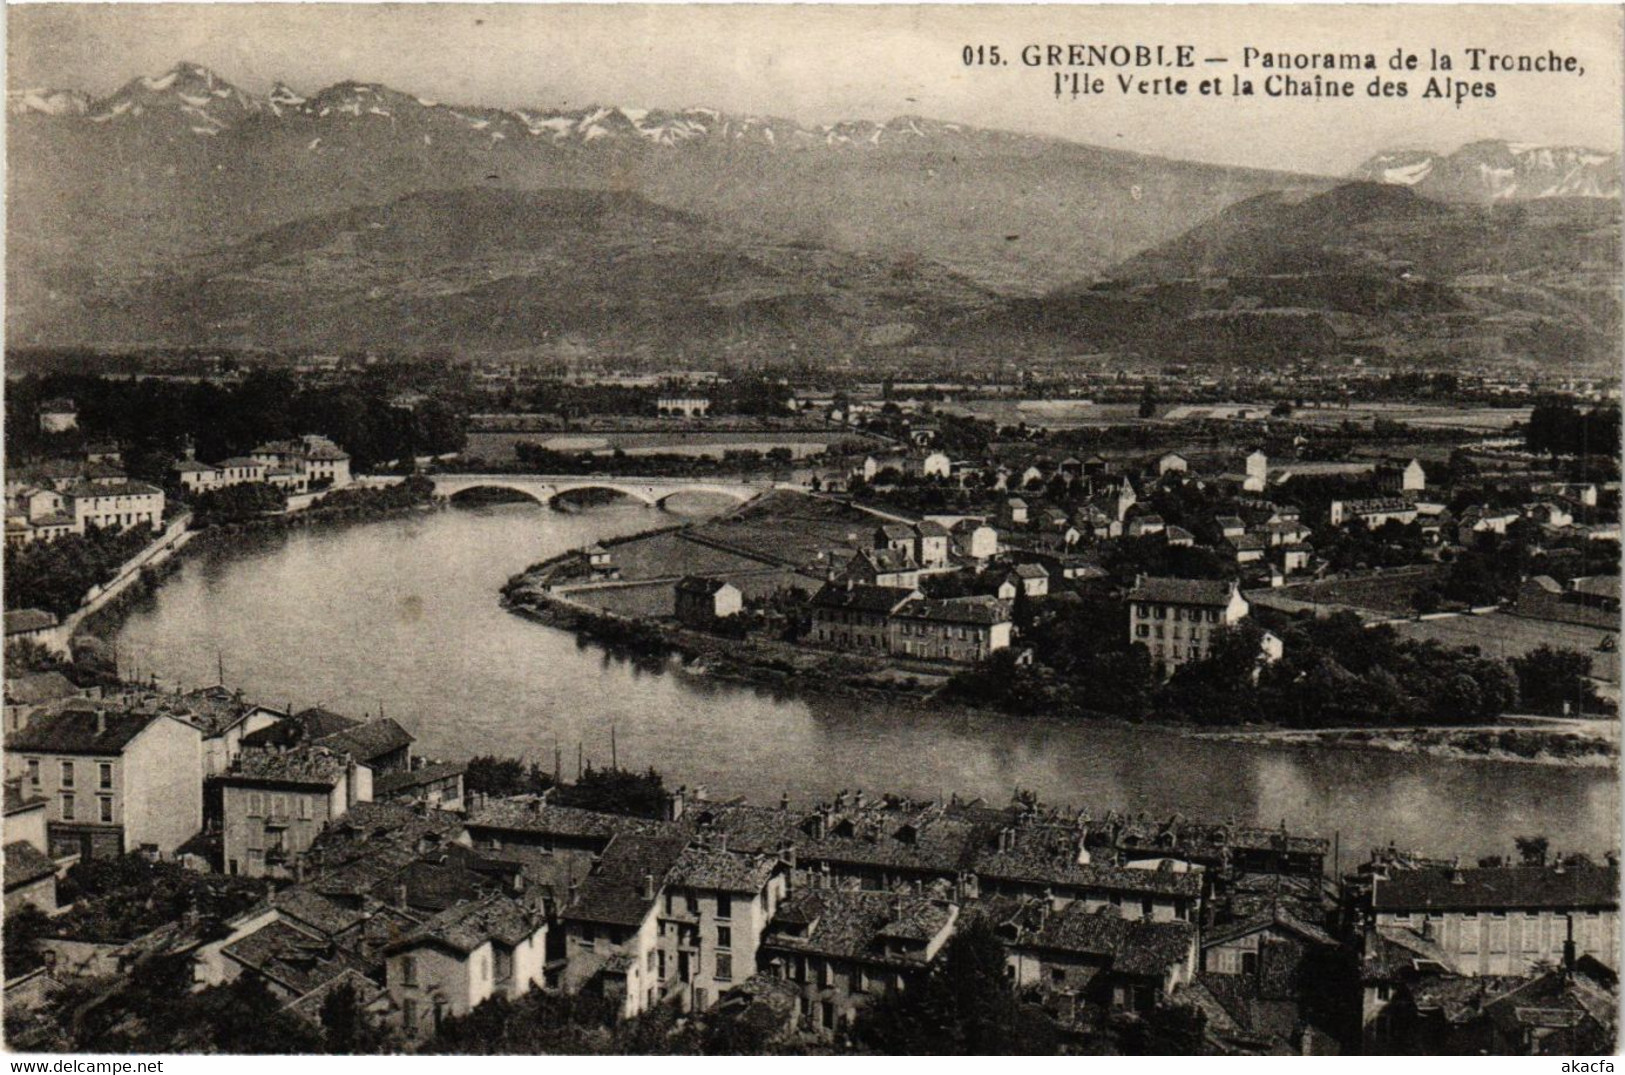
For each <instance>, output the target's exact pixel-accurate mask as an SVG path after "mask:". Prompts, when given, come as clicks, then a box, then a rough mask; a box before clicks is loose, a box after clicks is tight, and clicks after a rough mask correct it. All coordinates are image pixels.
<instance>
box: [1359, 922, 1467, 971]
mask: <svg viewBox="0 0 1625 1075" xmlns="http://www.w3.org/2000/svg"><path fill="white" fill-rule="evenodd" d="M1418 961H1423V962H1427V963H1433V964H1437V969H1436V971H1435V973H1438V974H1455V973H1456V972H1457V971H1456V963H1455V960H1454V959H1452V958H1451V956H1450V954H1449V953H1448V952H1446V951H1445V950H1444V949H1443V948H1442V947H1440V946H1439V944H1438V943H1437V942H1436V941H1434V940H1432V939H1430V938H1427V937H1423V936H1422V935H1421V934H1419V933H1417V932H1416V931H1415V930H1410V929H1393V928H1383V927H1378V928H1377V929H1376V930H1375V931H1374V932H1372V933H1371V934H1370V935H1369V936H1368V937H1367V938H1366V941H1365V951H1364V953H1363V954H1362V956H1361V958H1360V980H1361V981H1366V982H1393V981H1398V980H1400V979H1401V978H1407V977H1410V976H1412V975H1413V974H1415V973H1417V969H1416V965H1417V962H1418Z"/></svg>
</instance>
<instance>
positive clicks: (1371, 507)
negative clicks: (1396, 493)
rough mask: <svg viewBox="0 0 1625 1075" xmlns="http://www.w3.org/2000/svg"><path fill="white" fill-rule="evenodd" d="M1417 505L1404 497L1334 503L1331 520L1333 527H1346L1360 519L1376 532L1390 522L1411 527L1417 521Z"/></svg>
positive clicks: (1338, 501)
mask: <svg viewBox="0 0 1625 1075" xmlns="http://www.w3.org/2000/svg"><path fill="white" fill-rule="evenodd" d="M1416 515H1417V510H1416V503H1415V501H1412V500H1406V499H1405V498H1403V497H1377V498H1373V499H1367V500H1334V501H1332V506H1331V513H1330V516H1329V517H1330V519H1331V524H1332V525H1333V526H1344V525H1346V524H1348V523H1351V522H1353V521H1354V520H1356V519H1358V520H1359V521H1360V522H1362V523H1364V524H1365V525H1366V527H1367V528H1368V529H1371V530H1375V529H1377V528H1378V527H1380V526H1384V525H1386V524H1388V523H1390V522H1397V523H1401V524H1403V525H1405V526H1409V525H1410V524H1411V523H1414V522H1415V521H1416Z"/></svg>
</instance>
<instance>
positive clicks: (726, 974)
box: [716, 952, 734, 982]
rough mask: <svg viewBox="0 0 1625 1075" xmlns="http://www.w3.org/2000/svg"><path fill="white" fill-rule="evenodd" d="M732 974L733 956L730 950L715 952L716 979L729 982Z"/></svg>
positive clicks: (731, 979)
mask: <svg viewBox="0 0 1625 1075" xmlns="http://www.w3.org/2000/svg"><path fill="white" fill-rule="evenodd" d="M733 976H734V957H733V953H732V952H718V953H717V975H716V977H717V981H719V982H731V981H733Z"/></svg>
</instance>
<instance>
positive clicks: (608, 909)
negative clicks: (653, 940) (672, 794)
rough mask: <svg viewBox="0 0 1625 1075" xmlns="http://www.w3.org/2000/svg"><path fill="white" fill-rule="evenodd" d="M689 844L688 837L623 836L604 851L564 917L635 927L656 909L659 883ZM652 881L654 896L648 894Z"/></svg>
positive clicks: (613, 840) (623, 834)
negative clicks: (655, 903) (651, 910)
mask: <svg viewBox="0 0 1625 1075" xmlns="http://www.w3.org/2000/svg"><path fill="white" fill-rule="evenodd" d="M687 845H688V837H687V836H686V835H677V836H641V835H638V834H635V833H622V834H620V835H618V836H616V837H615V838H614V839H612V840H611V841H610V842H609V846H608V847H606V848H604V853H603V855H602V856H601V857H600V858H599V860H598V865H597V866H596V867H595V868H594V869H593V871H592V873H591V874H589V875H588V876H587V879H586V880H585V881H583V882H582V884H581V890H580V894H579V895H578V896H577V898H576V900H575V902H574V903H572V904H570V906H569V907H567V908H565V910H564V917H565V918H570V919H576V920H580V921H586V922H608V923H612V924H615V925H623V926H636V925H638V924H639V923H641V922H642V921H643V920H644V918H645V917H646V916H647V915H648V913H649V911H650V909H651V908H652V907H653V906H654V900H655V897H656V896H658V894H659V888H660V882H661V879H662V878H664V877H665V876H666V874H667V872H668V871H669V870H670V869H671V868H672V866H674V865H675V864H676V862H677V860H678V858H679V857H681V855H682V853H683V849H684V848H685V847H686V846H687ZM651 878H652V879H653V883H654V889H655V891H654V893H653V894H650V893H649V892H648V887H647V886H648V883H649V881H650V879H651Z"/></svg>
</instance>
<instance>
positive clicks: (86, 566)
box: [5, 526, 153, 617]
mask: <svg viewBox="0 0 1625 1075" xmlns="http://www.w3.org/2000/svg"><path fill="white" fill-rule="evenodd" d="M152 539H153V532H152V530H150V529H149V528H147V527H145V526H139V527H132V528H130V529H127V530H126V529H111V528H110V529H106V530H100V529H97V528H95V527H92V528H90V529H89V530H87V531H85V533H83V534H66V535H64V536H62V537H60V538H57V539H56V540H54V541H41V542H36V543H34V544H32V545H25V546H23V547H21V548H16V549H7V550H6V556H5V559H6V587H5V593H6V608H8V609H20V608H41V609H45V610H46V611H47V612H53V613H55V614H56V615H57V616H59V617H60V616H66V615H68V614H69V613H71V612H73V611H74V610H75V609H77V608H78V607H79V605H80V603H81V602H82V601H84V599H85V594H86V593H88V592H89V591H90V589H91V588H92V587H94V586H99V585H101V584H103V583H106V582H109V581H111V580H112V578H113V577H114V575H116V574H117V573H118V570H119V568H120V567H122V566H123V565H124V564H125V563H126V562H127V561H128V560H129V559H130V558H131V557H132V556H134V555H135V554H136V553H138V552H140V551H141V550H142V549H143V548H144V547H145V546H146V545H147V543H148V542H150V541H151V540H152Z"/></svg>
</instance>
